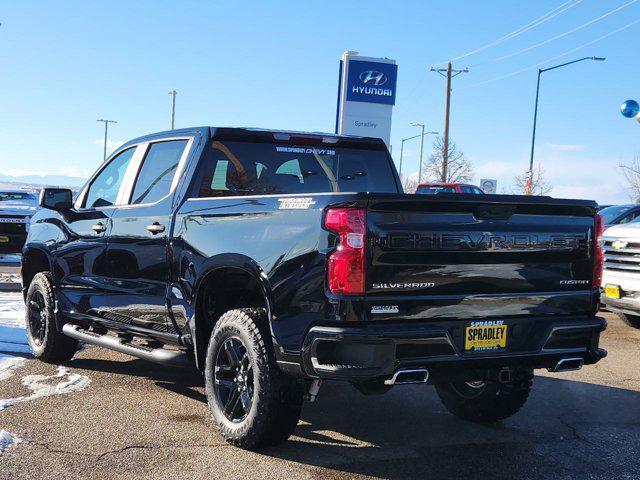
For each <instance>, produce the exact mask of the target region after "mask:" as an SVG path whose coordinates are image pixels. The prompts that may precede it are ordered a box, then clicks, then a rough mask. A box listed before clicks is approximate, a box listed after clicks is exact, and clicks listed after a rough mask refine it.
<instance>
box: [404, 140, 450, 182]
mask: <svg viewBox="0 0 640 480" xmlns="http://www.w3.org/2000/svg"><path fill="white" fill-rule="evenodd" d="M439 133H440V132H425V133H424V134H421V135H414V136H413V137H407V138H403V139H402V141H401V142H400V172H399V173H400V175H402V152H403V151H404V142H406V141H407V140H413V139H414V138H418V137H424V135H438V134H439Z"/></svg>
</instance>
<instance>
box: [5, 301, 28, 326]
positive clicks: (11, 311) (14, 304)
mask: <svg viewBox="0 0 640 480" xmlns="http://www.w3.org/2000/svg"><path fill="white" fill-rule="evenodd" d="M0 325H3V326H5V327H20V328H24V327H25V322H24V301H23V300H22V295H20V293H11V292H0Z"/></svg>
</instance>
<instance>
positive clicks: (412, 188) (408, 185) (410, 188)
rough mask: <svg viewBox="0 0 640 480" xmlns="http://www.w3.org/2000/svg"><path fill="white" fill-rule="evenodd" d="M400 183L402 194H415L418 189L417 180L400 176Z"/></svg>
mask: <svg viewBox="0 0 640 480" xmlns="http://www.w3.org/2000/svg"><path fill="white" fill-rule="evenodd" d="M400 183H401V184H402V190H403V191H404V193H416V189H417V188H418V179H416V178H412V177H407V176H405V175H400Z"/></svg>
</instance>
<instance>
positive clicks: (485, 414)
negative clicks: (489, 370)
mask: <svg viewBox="0 0 640 480" xmlns="http://www.w3.org/2000/svg"><path fill="white" fill-rule="evenodd" d="M532 386H533V370H529V369H523V370H516V371H515V372H513V376H512V379H511V381H509V382H507V383H500V382H482V381H464V380H453V381H448V382H438V383H436V391H437V392H438V396H439V397H440V400H441V401H442V403H443V404H444V406H445V407H446V408H447V410H449V411H450V412H451V413H452V414H453V415H455V416H456V417H459V418H462V419H463V420H469V421H472V422H479V423H492V422H497V421H499V420H503V419H505V418H508V417H510V416H512V415H514V414H515V413H517V412H518V410H520V409H521V408H522V406H523V405H524V404H525V402H526V401H527V398H528V397H529V392H531V388H532Z"/></svg>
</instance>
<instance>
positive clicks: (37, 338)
mask: <svg viewBox="0 0 640 480" xmlns="http://www.w3.org/2000/svg"><path fill="white" fill-rule="evenodd" d="M28 312H29V313H28V315H27V319H28V324H29V325H28V327H29V333H30V334H31V338H32V339H33V341H34V343H35V344H36V345H38V346H40V345H42V343H43V342H44V337H45V333H46V328H47V307H46V304H45V300H44V297H43V296H42V292H40V291H35V292H33V295H32V297H31V298H30V299H29V305H28Z"/></svg>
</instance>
